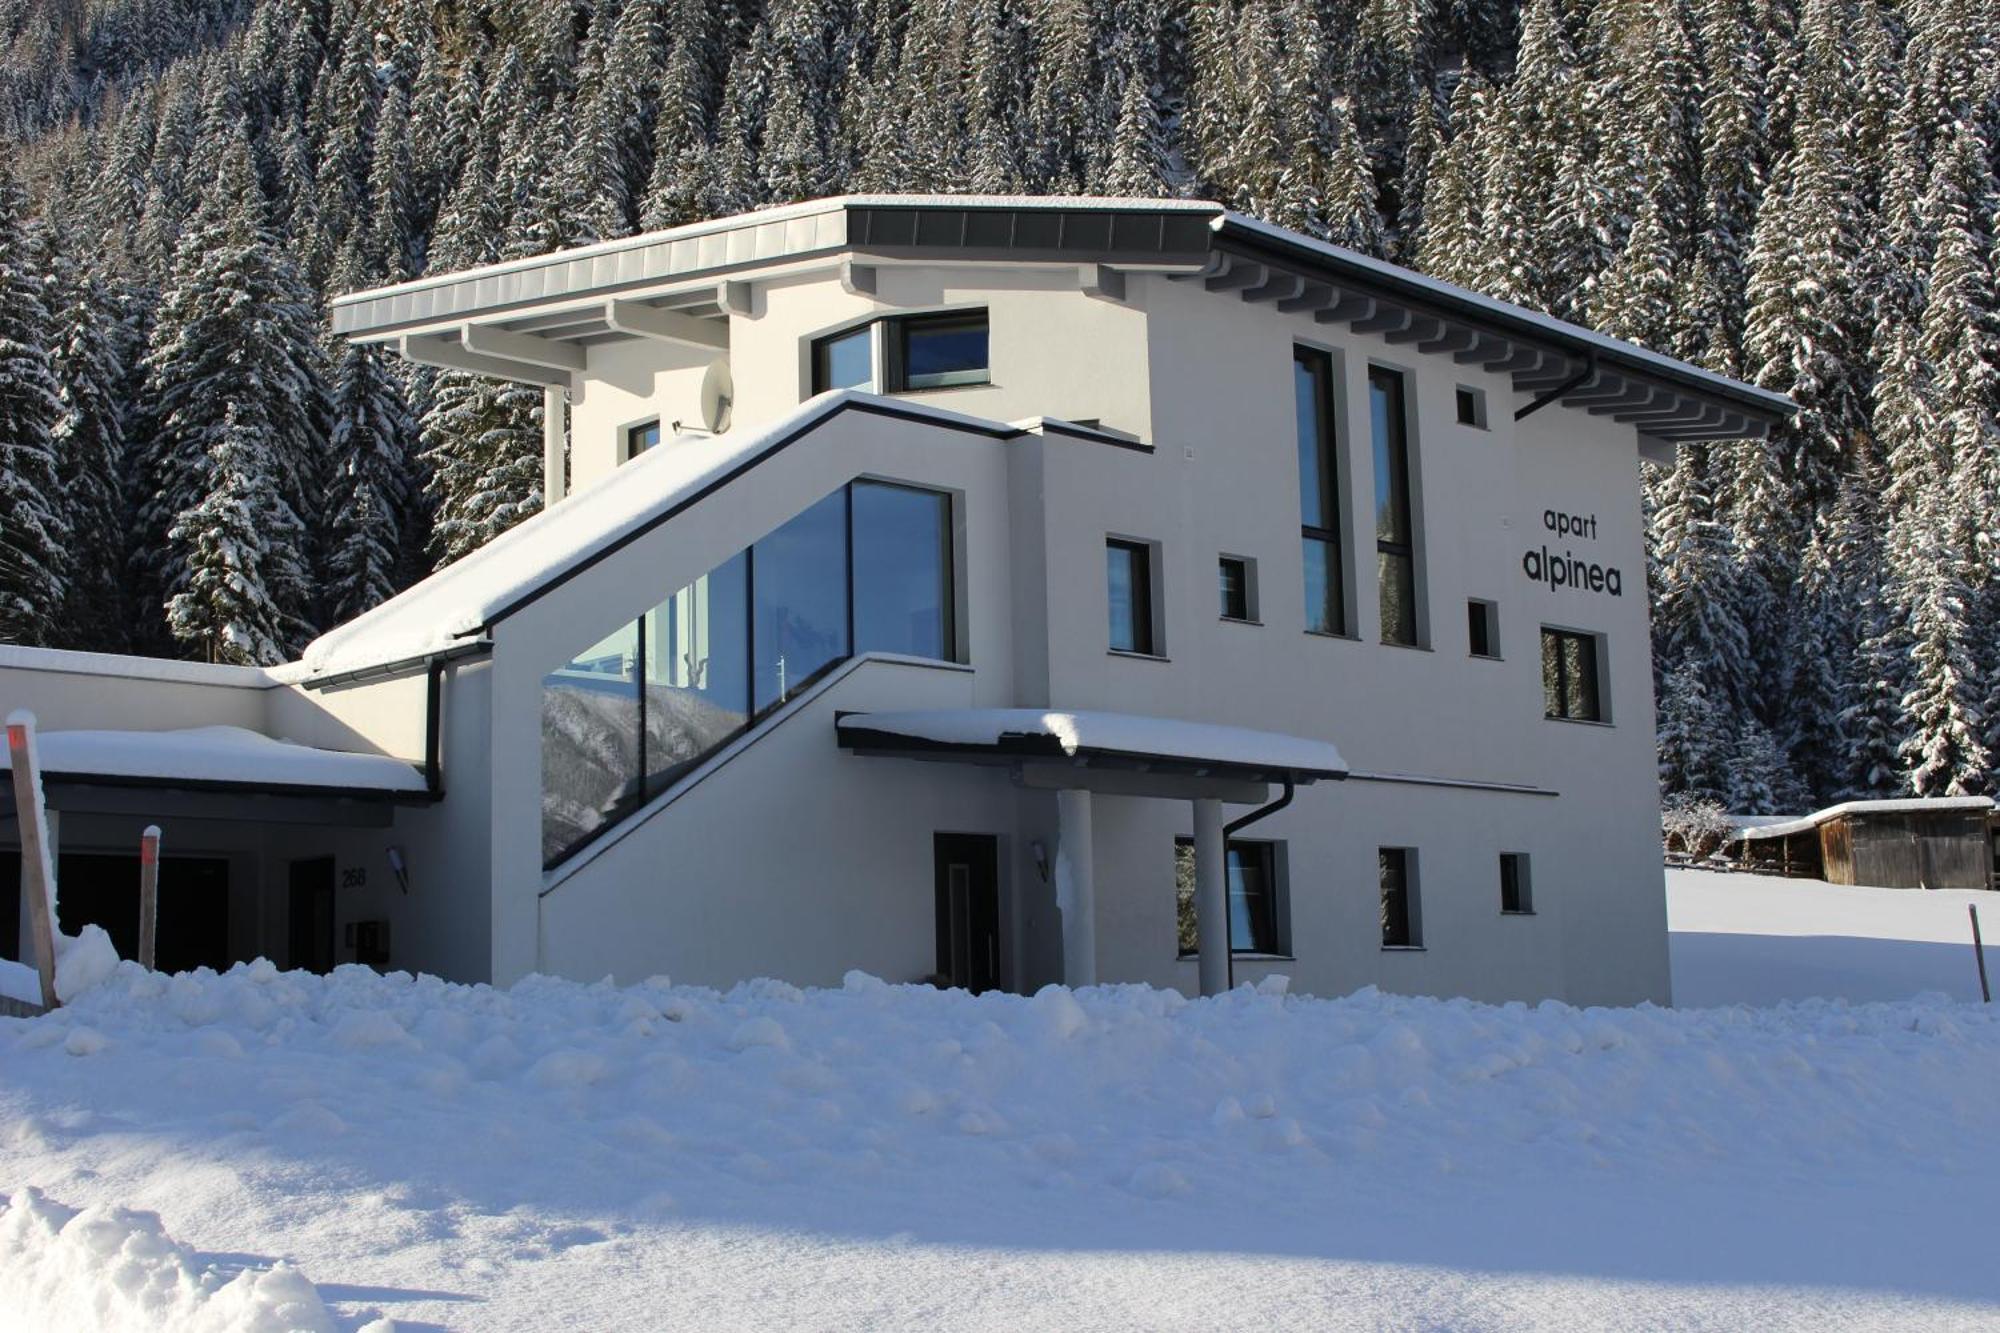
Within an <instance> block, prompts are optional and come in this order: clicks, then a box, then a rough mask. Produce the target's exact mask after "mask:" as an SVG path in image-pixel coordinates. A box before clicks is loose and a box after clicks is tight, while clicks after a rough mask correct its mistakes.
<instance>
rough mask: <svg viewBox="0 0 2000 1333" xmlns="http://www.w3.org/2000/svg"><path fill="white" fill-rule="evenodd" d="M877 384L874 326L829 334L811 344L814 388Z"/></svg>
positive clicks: (824, 388) (867, 386)
mask: <svg viewBox="0 0 2000 1333" xmlns="http://www.w3.org/2000/svg"><path fill="white" fill-rule="evenodd" d="M874 385H875V326H874V325H873V324H863V325H862V326H861V327H860V328H858V329H849V330H847V332H845V333H835V334H830V335H828V336H827V337H824V338H821V339H820V340H818V341H817V342H815V343H814V344H813V347H812V391H813V392H814V393H825V392H826V391H827V390H829V389H869V388H873V387H874Z"/></svg>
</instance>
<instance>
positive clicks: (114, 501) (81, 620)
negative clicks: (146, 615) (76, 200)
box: [51, 262, 130, 653]
mask: <svg viewBox="0 0 2000 1333" xmlns="http://www.w3.org/2000/svg"><path fill="white" fill-rule="evenodd" d="M55 293H56V296H57V300H58V304H57V306H56V310H55V320H54V326H55V347H54V355H53V357H52V359H51V368H52V369H53V371H54V373H55V380H56V393H57V398H58V400H59V401H60V403H61V405H62V415H61V416H59V417H58V418H57V419H56V423H55V427H54V430H53V432H52V434H53V436H54V439H55V445H56V474H57V481H58V485H59V486H60V489H61V494H62V501H63V509H64V524H63V526H64V528H65V529H66V531H67V533H68V544H67V548H66V550H67V557H68V559H67V565H68V573H67V577H66V578H65V580H64V588H63V609H62V615H61V632H60V633H59V634H58V635H57V636H56V638H57V639H58V640H59V642H60V643H61V645H62V646H63V647H67V648H81V649H86V650H88V651H92V652H106V653H109V652H122V651H124V649H125V648H126V647H127V645H128V644H129V642H130V637H129V635H130V631H129V627H128V625H127V619H126V616H127V608H126V606H125V557H126V551H125V545H126V541H127V536H128V534H127V532H126V507H125V462H126V460H125V413H124V398H123V393H124V387H125V383H126V380H127V376H128V369H127V367H126V366H125V364H124V361H123V356H122V354H121V352H120V350H119V348H120V343H121V341H122V340H121V339H120V338H119V336H118V324H119V313H118V309H117V306H116V303H115V302H114V301H113V299H112V296H111V293H110V292H109V291H108V290H106V288H105V286H104V284H103V283H102V282H101V281H100V280H99V279H98V278H97V277H96V276H95V275H94V274H91V273H89V272H87V271H84V270H82V269H80V268H79V267H78V266H77V265H75V264H74V263H71V262H63V263H61V264H60V265H59V266H58V268H57V281H56V284H55Z"/></svg>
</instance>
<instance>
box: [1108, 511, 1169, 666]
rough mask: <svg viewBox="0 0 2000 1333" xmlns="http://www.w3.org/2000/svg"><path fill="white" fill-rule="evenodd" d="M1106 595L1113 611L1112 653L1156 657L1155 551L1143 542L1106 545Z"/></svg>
mask: <svg viewBox="0 0 2000 1333" xmlns="http://www.w3.org/2000/svg"><path fill="white" fill-rule="evenodd" d="M1104 571H1105V593H1106V600H1107V603H1108V605H1109V610H1110V632H1111V651H1113V652H1115V653H1144V654H1146V655H1148V656H1151V655H1154V654H1157V653H1158V651H1159V648H1158V639H1157V638H1156V636H1155V635H1154V633H1153V550H1152V548H1151V547H1150V546H1148V545H1147V544H1146V543H1144V542H1134V541H1121V540H1119V539H1118V538H1116V537H1113V538H1110V539H1108V540H1106V542H1105V543H1104Z"/></svg>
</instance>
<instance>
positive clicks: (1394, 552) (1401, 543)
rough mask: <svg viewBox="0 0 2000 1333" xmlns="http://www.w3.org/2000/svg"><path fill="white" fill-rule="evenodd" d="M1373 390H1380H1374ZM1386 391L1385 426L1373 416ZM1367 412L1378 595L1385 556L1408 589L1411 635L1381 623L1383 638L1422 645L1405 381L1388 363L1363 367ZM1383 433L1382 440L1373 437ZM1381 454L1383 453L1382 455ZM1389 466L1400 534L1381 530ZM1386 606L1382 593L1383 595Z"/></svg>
mask: <svg viewBox="0 0 2000 1333" xmlns="http://www.w3.org/2000/svg"><path fill="white" fill-rule="evenodd" d="M1378 390H1379V391H1381V392H1380V393H1378ZM1381 397H1386V399H1387V401H1388V402H1389V403H1390V404H1391V405H1392V409H1391V417H1390V423H1391V424H1390V428H1389V429H1388V430H1387V431H1386V432H1384V431H1381V430H1379V429H1378V425H1377V422H1376V421H1375V404H1376V402H1377V401H1378V399H1379V398H1381ZM1368 412H1369V432H1370V443H1371V447H1372V449H1373V455H1374V462H1375V494H1376V505H1375V507H1376V518H1375V560H1376V575H1375V586H1376V594H1377V597H1378V599H1379V598H1381V594H1382V593H1383V592H1384V591H1385V590H1386V588H1387V585H1388V580H1387V578H1386V577H1385V575H1384V573H1383V571H1382V559H1383V557H1385V556H1386V557H1388V558H1389V559H1390V560H1391V561H1394V562H1397V563H1399V564H1400V565H1402V567H1403V568H1405V569H1406V570H1407V571H1408V576H1409V590H1410V636H1409V638H1407V639H1404V638H1391V637H1390V635H1389V633H1388V626H1387V624H1386V621H1385V623H1384V624H1383V625H1382V626H1381V629H1382V631H1383V632H1382V642H1383V643H1385V644H1391V645H1394V646H1395V647H1399V648H1421V647H1423V646H1424V617H1423V614H1422V610H1421V608H1422V605H1423V591H1422V586H1421V582H1420V580H1419V579H1418V577H1417V546H1418V544H1419V535H1418V532H1417V510H1416V505H1415V503H1414V501H1413V497H1412V494H1411V483H1410V404H1409V381H1408V378H1407V377H1406V376H1405V375H1404V374H1403V372H1402V371H1400V370H1396V369H1394V368H1393V367H1390V366H1374V365H1371V366H1369V367H1368ZM1384 434H1386V437H1387V442H1386V445H1385V444H1384V443H1383V442H1382V441H1381V440H1380V439H1379V438H1377V437H1378V436H1380V435H1384ZM1385 454H1386V455H1387V456H1386V457H1385ZM1385 462H1386V463H1388V464H1389V465H1390V466H1389V469H1388V470H1389V475H1390V481H1389V492H1390V493H1389V509H1390V514H1391V519H1390V526H1391V527H1392V528H1395V529H1398V530H1400V531H1401V532H1402V534H1403V535H1402V537H1401V538H1400V539H1398V538H1394V537H1384V536H1383V535H1382V515H1381V509H1382V503H1381V495H1382V488H1383V481H1382V477H1383V468H1384V464H1385ZM1382 605H1383V606H1386V605H1387V601H1386V599H1384V600H1382Z"/></svg>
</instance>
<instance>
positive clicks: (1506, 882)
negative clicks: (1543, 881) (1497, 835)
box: [1500, 852, 1535, 916]
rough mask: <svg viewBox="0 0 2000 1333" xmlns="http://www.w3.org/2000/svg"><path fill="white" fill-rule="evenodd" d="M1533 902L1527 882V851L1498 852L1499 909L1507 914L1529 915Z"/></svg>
mask: <svg viewBox="0 0 2000 1333" xmlns="http://www.w3.org/2000/svg"><path fill="white" fill-rule="evenodd" d="M1534 902H1535V900H1534V897H1533V895H1532V890H1531V885H1530V884H1529V882H1528V855H1527V853H1526V852H1502V853H1500V910H1501V911H1502V912H1504V913H1506V914H1507V915H1508V916H1531V915H1533V914H1534V910H1535V906H1534Z"/></svg>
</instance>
